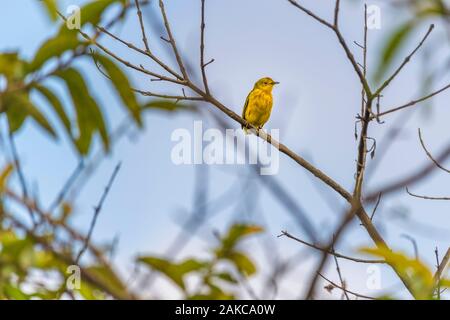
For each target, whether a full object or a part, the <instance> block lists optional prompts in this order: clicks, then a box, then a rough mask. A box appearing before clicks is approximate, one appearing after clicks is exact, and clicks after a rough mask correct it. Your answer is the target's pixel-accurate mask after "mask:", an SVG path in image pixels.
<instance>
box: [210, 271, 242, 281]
mask: <svg viewBox="0 0 450 320" xmlns="http://www.w3.org/2000/svg"><path fill="white" fill-rule="evenodd" d="M212 276H213V277H216V278H218V279H220V280H223V281H226V282H230V283H233V284H236V283H238V281H237V280H236V279H235V278H234V277H233V276H232V275H231V274H230V273H228V272H219V273H214V274H213V275H212Z"/></svg>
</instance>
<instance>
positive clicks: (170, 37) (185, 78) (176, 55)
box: [159, 0, 189, 80]
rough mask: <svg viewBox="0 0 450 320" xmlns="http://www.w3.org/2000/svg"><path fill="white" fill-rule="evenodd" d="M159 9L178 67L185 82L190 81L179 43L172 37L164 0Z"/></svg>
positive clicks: (160, 1) (160, 2) (161, 1)
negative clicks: (179, 49)
mask: <svg viewBox="0 0 450 320" xmlns="http://www.w3.org/2000/svg"><path fill="white" fill-rule="evenodd" d="M159 8H160V9H161V15H162V17H163V20H164V26H165V28H166V32H167V36H168V37H169V39H168V40H169V42H170V45H171V46H172V50H173V53H174V54H175V58H176V60H177V63H178V66H179V67H180V71H181V74H182V75H183V77H184V80H187V79H189V77H188V74H187V71H186V68H185V67H184V64H183V60H182V59H181V55H180V53H179V52H178V48H177V43H176V42H175V39H174V37H173V35H172V30H171V29H170V24H169V20H168V19H167V14H166V9H165V7H164V2H163V0H159Z"/></svg>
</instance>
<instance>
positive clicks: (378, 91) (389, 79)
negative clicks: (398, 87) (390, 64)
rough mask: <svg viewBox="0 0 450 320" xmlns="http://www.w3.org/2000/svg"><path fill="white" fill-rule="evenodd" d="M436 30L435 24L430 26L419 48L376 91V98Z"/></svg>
mask: <svg viewBox="0 0 450 320" xmlns="http://www.w3.org/2000/svg"><path fill="white" fill-rule="evenodd" d="M433 29H434V24H432V25H430V27H429V28H428V31H427V33H426V34H425V36H424V37H423V38H422V41H420V43H419V44H418V45H417V47H416V48H415V49H414V50H413V51H412V52H411V53H410V54H409V55H408V56H407V57H406V58H405V59H404V60H403V62H402V64H401V65H400V66H399V67H398V68H397V69H396V70H395V71H394V73H393V74H392V75H391V76H390V77H389V78H388V79H387V80H386V81H385V82H384V83H383V84H382V85H381V86H380V88H379V89H378V90H377V91H375V93H374V96H379V95H380V94H381V92H382V91H383V90H384V89H386V87H387V86H389V84H390V83H391V82H392V81H393V80H394V79H395V78H396V77H397V76H398V74H399V73H400V72H401V71H402V69H403V68H404V67H405V66H406V65H407V64H408V62H409V61H410V60H411V58H412V57H413V56H414V54H415V53H416V52H417V51H418V50H419V49H420V48H421V47H422V46H423V44H424V43H425V41H426V40H427V38H428V36H429V35H430V34H431V32H432V31H433Z"/></svg>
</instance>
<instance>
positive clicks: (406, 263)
mask: <svg viewBox="0 0 450 320" xmlns="http://www.w3.org/2000/svg"><path fill="white" fill-rule="evenodd" d="M360 251H361V252H364V253H368V254H370V255H373V256H377V257H381V258H384V259H385V260H386V262H387V263H388V264H389V265H390V266H392V267H393V268H394V269H395V270H396V271H397V272H398V273H399V274H400V275H401V277H402V278H403V279H404V281H406V282H407V283H408V284H409V286H410V287H411V289H412V292H413V294H414V297H415V298H416V299H432V297H433V292H434V285H435V283H434V277H433V273H432V272H431V271H430V270H429V269H428V267H427V266H426V265H424V264H423V263H422V262H421V261H419V260H417V259H411V258H408V257H407V256H405V255H404V254H403V253H399V252H393V251H391V250H389V249H387V248H362V249H360Z"/></svg>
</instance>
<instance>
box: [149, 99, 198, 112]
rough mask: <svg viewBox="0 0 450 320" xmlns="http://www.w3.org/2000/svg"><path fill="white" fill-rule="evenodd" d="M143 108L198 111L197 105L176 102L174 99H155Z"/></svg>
mask: <svg viewBox="0 0 450 320" xmlns="http://www.w3.org/2000/svg"><path fill="white" fill-rule="evenodd" d="M142 109H143V110H151V109H159V110H163V111H169V112H173V111H182V110H186V111H196V110H197V107H196V106H194V105H192V104H186V103H181V102H178V103H177V102H175V101H173V100H153V101H150V102H148V103H146V104H144V105H143V106H142Z"/></svg>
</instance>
